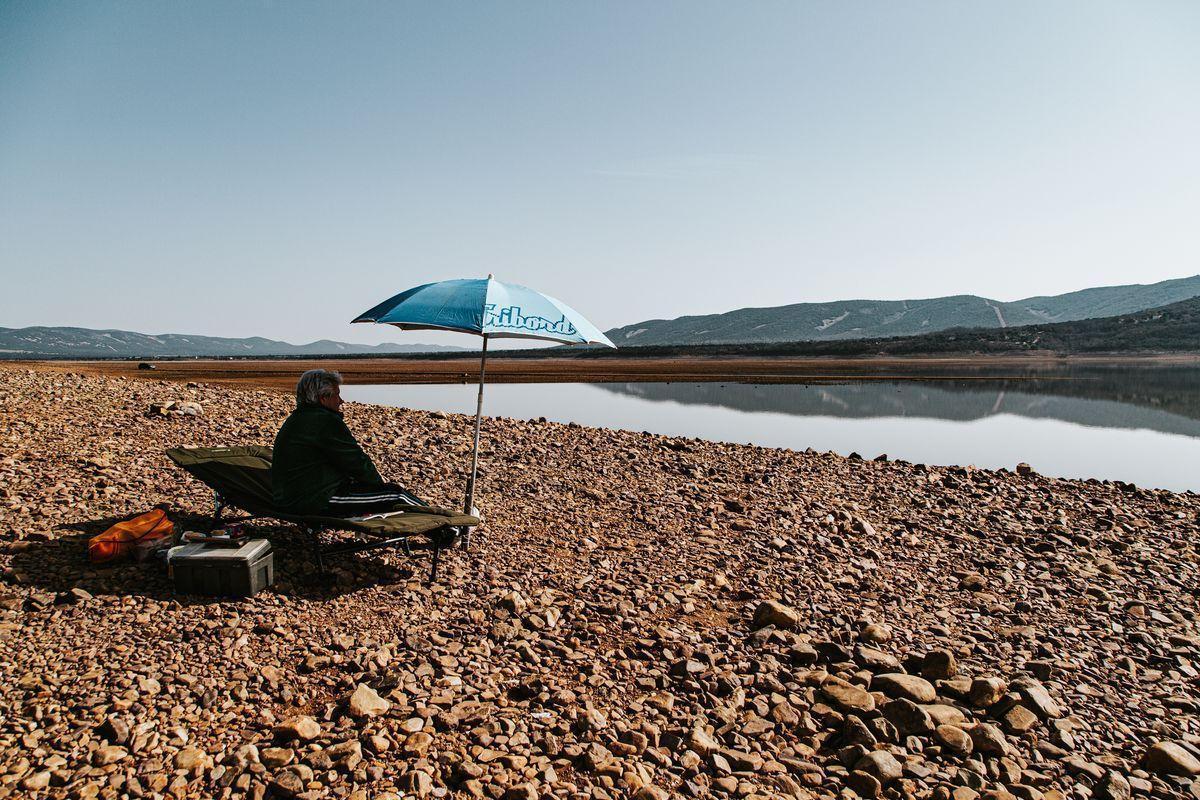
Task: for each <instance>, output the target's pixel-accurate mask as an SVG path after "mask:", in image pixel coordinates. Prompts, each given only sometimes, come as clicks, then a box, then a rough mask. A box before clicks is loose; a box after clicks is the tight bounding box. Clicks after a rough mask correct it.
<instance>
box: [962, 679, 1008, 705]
mask: <svg viewBox="0 0 1200 800" xmlns="http://www.w3.org/2000/svg"><path fill="white" fill-rule="evenodd" d="M1006 691H1008V685H1007V684H1006V683H1005V682H1004V681H1003V680H1002V679H1000V678H976V679H975V680H973V681H971V691H970V692H968V693H967V701H968V702H970V704H971V705H973V706H974V707H975V708H987V707H989V706H994V705H995V704H996V703H998V702H999V701H1000V698H1001V697H1004V693H1005V692H1006Z"/></svg>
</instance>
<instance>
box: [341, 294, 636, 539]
mask: <svg viewBox="0 0 1200 800" xmlns="http://www.w3.org/2000/svg"><path fill="white" fill-rule="evenodd" d="M351 321H352V322H377V323H379V324H381V325H395V326H396V327H397V328H400V329H402V330H410V331H415V330H432V331H458V332H459V333H471V334H474V335H476V336H482V337H483V352H482V354H481V356H480V359H479V398H478V400H477V401H476V405H475V443H474V446H473V447H472V449H471V472H470V474H469V476H468V478H467V491H466V498H465V499H464V501H463V509H464V510H465V511H466V512H468V513H469V512H471V511H472V510H473V509H474V501H475V478H476V474H477V470H478V467H479V420H480V417H481V416H482V415H483V383H484V377H485V376H486V374H487V373H486V371H487V348H488V340H489V339H501V338H503V339H544V340H546V341H550V342H561V343H563V344H602V345H606V346H608V347H613V348H615V347H616V345H615V344H613V343H612V342H611V341H609V339H608V337H607V336H605V335H604V334H603V333H601V332H600V329H599V328H597V327H596V326H595V325H593V324H592V323H590V322H588V321H587V319H585V318H584V316H583V315H582V314H580V313H579V312H578V311H576V310H575V309H573V308H571V307H570V306H568V305H567V304H566V303H564V302H562V301H561V300H557V299H555V298H553V297H550V296H549V295H545V294H542V293H541V292H537V291H534V290H533V289H529V288H526V287H524V286H518V285H517V284H515V283H503V282H501V281H498V280H496V279H495V278H493V277H492V276H491V275H488V276H487V277H486V278H463V279H459V280H451V281H438V282H437V283H426V284H422V285H421V286H416V287H414V288H412V289H409V290H408V291H406V292H401V293H400V294H398V295H395V296H394V297H389V298H388V299H387V300H384V301H383V302H382V303H380V304H379V305H377V306H375V307H374V308H372V309H370V310H369V311H365V312H363V313H362V314H359V315H358V316H357V317H355V318H354V319H353V320H351ZM466 537H468V538H465V540H464V542H469V537H470V529H468V530H467V533H466Z"/></svg>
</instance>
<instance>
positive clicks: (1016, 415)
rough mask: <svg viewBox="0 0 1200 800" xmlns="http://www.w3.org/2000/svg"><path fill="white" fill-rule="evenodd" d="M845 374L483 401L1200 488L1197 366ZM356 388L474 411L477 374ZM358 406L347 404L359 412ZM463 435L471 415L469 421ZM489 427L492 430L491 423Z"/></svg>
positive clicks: (531, 392) (816, 445)
mask: <svg viewBox="0 0 1200 800" xmlns="http://www.w3.org/2000/svg"><path fill="white" fill-rule="evenodd" d="M914 374H916V375H919V376H920V378H922V380H905V379H904V377H905V376H902V375H895V374H893V375H886V376H882V377H880V378H877V379H871V378H870V377H869V376H865V375H862V374H859V375H839V376H836V377H834V376H828V377H823V378H821V379H820V380H822V381H823V382H822V383H809V384H779V383H776V384H757V385H754V384H739V383H592V384H578V383H543V384H534V383H527V384H491V385H489V386H488V388H487V395H486V397H485V399H484V413H485V414H488V415H494V416H502V417H516V418H522V419H530V418H537V417H546V418H548V419H550V420H552V421H555V422H578V423H580V424H582V425H589V426H594V427H602V428H619V429H624V430H632V431H648V432H651V433H655V434H665V435H668V436H689V437H698V438H701V439H709V440H713V441H718V442H735V443H739V444H745V443H753V444H756V445H762V446H765V447H788V448H792V449H796V450H803V449H805V448H808V447H811V448H813V449H815V450H832V451H834V452H838V453H841V454H842V455H848V454H849V453H851V452H857V453H860V454H862V455H863V456H865V457H867V458H872V457H874V456H876V455H879V454H881V453H887V454H888V455H889V456H890V457H891V458H901V459H904V460H906V461H912V462H921V463H927V464H963V465H965V464H974V465H976V466H979V467H992V468H998V467H1007V468H1009V469H1012V468H1013V467H1014V466H1015V465H1016V464H1017V463H1018V462H1021V461H1026V462H1028V463H1030V464H1032V465H1033V466H1034V468H1035V469H1037V470H1038V471H1039V472H1041V473H1043V474H1046V475H1054V476H1059V477H1074V478H1100V479H1114V480H1122V481H1127V482H1132V483H1136V484H1137V485H1139V486H1155V487H1160V488H1169V489H1175V490H1180V491H1182V490H1189V489H1190V490H1193V491H1195V490H1197V489H1200V470H1198V469H1197V467H1198V466H1200V369H1197V368H1196V367H1194V366H1190V365H1189V366H1165V367H1155V368H1136V369H1128V368H1126V369H1117V368H1090V369H1073V370H1070V371H1064V370H1048V369H1047V368H1046V367H1045V365H1041V366H1037V367H1036V368H1030V369H1027V370H1025V372H1024V374H1022V375H1020V376H1019V377H1018V378H1014V377H1013V376H1012V375H1008V376H994V375H986V374H982V373H980V372H978V371H976V372H974V373H972V372H967V371H959V372H957V373H956V375H955V377H954V378H950V379H942V380H937V379H935V378H936V377H937V376H936V375H935V374H933V373H932V370H928V371H926V372H924V373H914V370H912V369H911V367H910V368H908V370H907V375H910V376H912V375H914ZM342 395H343V397H345V398H346V399H348V400H352V401H360V402H367V403H384V404H387V405H393V406H402V407H406V408H421V409H427V410H431V411H432V410H440V411H448V412H453V413H459V414H474V412H475V399H476V387H475V386H474V385H472V384H440V385H438V384H426V385H374V386H365V385H358V386H346V387H344V388H343V390H342ZM353 413H354V412H353V410H352V409H351V411H350V414H351V416H353ZM463 431H464V434H463V435H464V436H466V435H468V434H469V425H466V424H464V427H463ZM483 435H484V438H485V440H487V438H488V437H489V436H490V435H491V433H490V432H489V428H488V426H487V425H486V424H485V426H484V433H483Z"/></svg>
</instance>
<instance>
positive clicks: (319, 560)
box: [303, 525, 325, 575]
mask: <svg viewBox="0 0 1200 800" xmlns="http://www.w3.org/2000/svg"><path fill="white" fill-rule="evenodd" d="M303 528H304V532H305V533H306V534H308V536H309V538H310V539H312V549H313V560H314V561H316V564H317V572H318V573H319V574H321V575H324V574H325V558H324V556H323V554H322V553H321V531H320V529H319V528H314V527H311V526H309V525H304V526H303Z"/></svg>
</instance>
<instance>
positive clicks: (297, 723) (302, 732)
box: [274, 714, 321, 742]
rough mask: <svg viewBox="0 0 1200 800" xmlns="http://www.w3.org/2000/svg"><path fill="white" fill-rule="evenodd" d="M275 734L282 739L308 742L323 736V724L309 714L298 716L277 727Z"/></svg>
mask: <svg viewBox="0 0 1200 800" xmlns="http://www.w3.org/2000/svg"><path fill="white" fill-rule="evenodd" d="M274 733H275V735H276V736H278V737H279V738H281V739H299V740H300V741H302V742H307V741H310V740H312V739H315V738H317V737H318V736H320V735H321V724H320V723H319V722H317V721H316V720H315V719H313V718H312V717H310V716H308V715H307V714H296V715H295V716H291V717H288V718H286V719H284V720H283V722H280V723H279V724H278V725H276V726H275V729H274Z"/></svg>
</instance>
